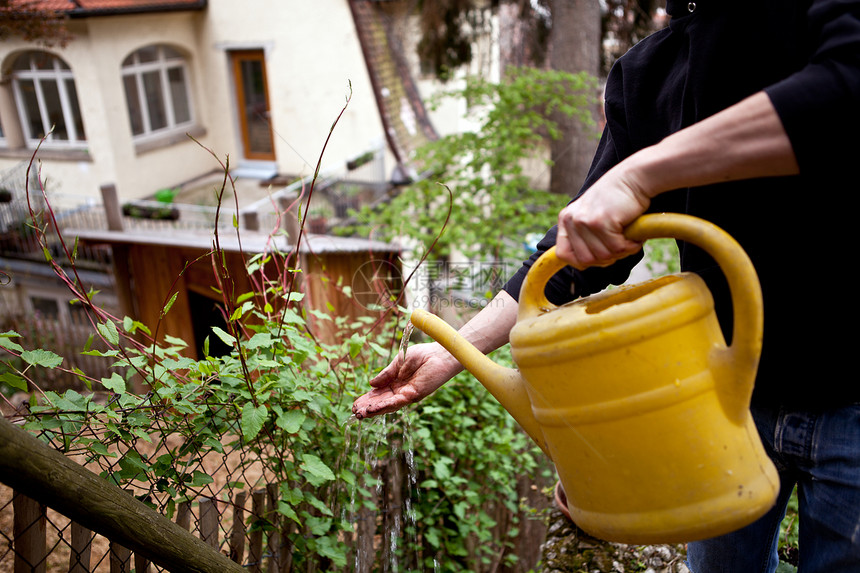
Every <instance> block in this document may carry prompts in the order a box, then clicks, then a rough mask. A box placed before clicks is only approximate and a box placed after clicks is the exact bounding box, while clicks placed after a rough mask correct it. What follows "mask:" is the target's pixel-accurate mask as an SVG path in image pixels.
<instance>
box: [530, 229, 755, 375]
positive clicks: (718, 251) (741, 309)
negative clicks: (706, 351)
mask: <svg viewBox="0 0 860 573" xmlns="http://www.w3.org/2000/svg"><path fill="white" fill-rule="evenodd" d="M624 235H625V236H626V237H627V238H628V239H632V240H634V241H640V242H643V241H645V240H647V239H658V238H675V239H680V240H682V241H686V242H688V243H692V244H694V245H696V246H698V247H701V248H702V249H704V250H705V251H707V252H708V254H710V255H711V256H712V257H713V258H714V260H715V261H716V262H717V264H718V265H719V266H720V268H721V269H722V271H723V274H724V275H725V276H726V279H727V280H728V283H729V289H730V291H731V295H732V306H733V308H734V327H733V331H732V344H731V347H730V348H729V350H730V352H729V353H728V357H729V358H730V359H731V361H732V362H733V363H734V364H735V365H746V366H749V367H752V368H751V369H752V371H753V372H755V367H757V365H758V358H759V355H760V354H761V340H762V328H763V312H762V294H761V286H760V284H759V281H758V276H757V274H756V272H755V267H753V264H752V261H750V259H749V257H748V256H747V254H746V252H745V251H744V250H743V249H742V248H741V246H740V245H739V244H738V243H737V241H735V240H734V239H733V238H732V237H731V236H729V234H728V233H726V232H725V231H723V230H722V229H720V228H719V227H717V226H716V225H714V224H713V223H709V222H708V221H705V220H703V219H700V218H698V217H693V216H690V215H682V214H678V213H654V214H649V215H642V216H641V217H639V218H638V219H636V220H635V221H633V222H632V223H631V224H630V225H629V226H627V228H626V229H625V230H624ZM566 265H567V263H565V262H564V261H562V260H561V259H559V258H558V257H557V256H556V254H555V247H552V248H551V249H549V250H548V251H546V252H545V253H544V254H543V255H542V256H541V257H540V258H539V259H538V260H537V261H535V263H534V264H533V265H532V268H531V269H530V270H529V273H528V275H527V276H526V280H525V281H524V282H523V286H522V291H521V292H520V303H519V311H518V320H522V319H524V318H531V317H535V316H539V315H541V314H543V313H545V312H547V311H549V310H552V309H554V308H556V306H555V305H554V304H552V303H551V302H549V301H548V300H547V298H546V294H544V289H545V288H546V283H547V281H549V280H550V278H552V276H553V275H554V274H555V273H557V272H558V271H560V270H561V269H563V268H564V267H565V266H566Z"/></svg>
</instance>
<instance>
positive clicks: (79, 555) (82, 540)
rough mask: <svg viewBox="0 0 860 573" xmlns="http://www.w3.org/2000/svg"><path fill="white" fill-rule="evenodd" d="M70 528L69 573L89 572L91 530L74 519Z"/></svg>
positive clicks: (91, 544) (91, 542)
mask: <svg viewBox="0 0 860 573" xmlns="http://www.w3.org/2000/svg"><path fill="white" fill-rule="evenodd" d="M71 529H72V543H71V552H70V553H69V573H90V555H91V554H92V547H93V532H92V531H90V530H89V529H87V528H86V527H84V526H83V525H81V524H79V523H75V522H74V521H73V522H72V525H71ZM138 571H140V570H138ZM140 573H142V572H140Z"/></svg>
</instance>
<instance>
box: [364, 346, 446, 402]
mask: <svg viewBox="0 0 860 573" xmlns="http://www.w3.org/2000/svg"><path fill="white" fill-rule="evenodd" d="M462 369H463V367H462V366H461V365H460V363H459V362H457V360H456V359H455V358H454V357H453V356H452V355H451V354H450V353H449V352H448V351H447V350H445V349H444V348H443V347H442V346H441V345H439V344H437V343H435V342H434V343H427V344H416V345H413V346H410V347H409V348H408V349H407V351H406V359H405V360H404V359H403V355H402V354H400V353H399V352H398V354H397V357H396V358H395V359H394V360H393V361H392V362H391V364H389V365H388V366H386V367H385V368H384V369H383V370H382V372H380V373H379V374H378V375H377V376H376V377H375V378H374V379H373V380H371V381H370V385H371V387H372V388H373V389H372V390H371V391H370V392H368V393H366V394H364V395H362V396H359V397H358V398H357V399H356V400H355V402H354V403H353V405H352V412H353V414H355V416H356V418H358V419H363V418H368V417H370V416H378V415H380V414H388V413H390V412H394V411H396V410H399V409H400V408H402V407H404V406H407V405H409V404H412V403H414V402H418V401H420V400H423V399H424V398H426V397H427V396H429V395H430V394H432V393H433V392H435V391H436V389H438V388H439V387H440V386H442V384H444V383H445V382H447V381H448V380H450V379H451V378H453V377H454V376H455V375H456V374H457V373H458V372H460V371H461V370H462Z"/></svg>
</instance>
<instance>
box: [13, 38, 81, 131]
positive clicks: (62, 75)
mask: <svg viewBox="0 0 860 573" xmlns="http://www.w3.org/2000/svg"><path fill="white" fill-rule="evenodd" d="M12 85H13V88H14V90H15V98H16V99H17V102H18V111H19V114H20V116H21V128H22V130H23V132H24V138H25V139H26V141H27V143H28V144H29V145H30V146H35V145H37V144H38V143H39V141H40V140H41V139H42V138H44V137H45V136H46V135H47V138H46V139H45V145H50V146H63V147H73V146H78V147H80V146H81V145H82V144H84V143H86V139H87V138H86V134H85V133H84V122H83V120H82V119H81V110H80V107H79V106H78V92H77V89H75V78H74V76H73V75H72V70H71V69H70V68H69V66H68V65H67V64H66V63H65V62H64V61H63V60H61V59H60V58H58V57H56V56H54V55H52V54H49V53H47V52H39V51H29V52H25V53H23V54H21V55H20V56H18V57H17V58H16V59H15V61H14V63H13V65H12Z"/></svg>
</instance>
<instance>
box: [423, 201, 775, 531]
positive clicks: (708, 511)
mask: <svg viewBox="0 0 860 573" xmlns="http://www.w3.org/2000/svg"><path fill="white" fill-rule="evenodd" d="M625 234H627V236H629V237H630V238H633V239H636V240H644V239H647V238H655V237H658V236H672V237H676V238H681V239H683V240H686V241H690V242H693V243H694V244H697V245H699V246H701V247H703V248H705V249H706V250H707V251H709V252H710V254H711V255H712V256H714V258H715V259H716V260H717V262H718V263H719V264H720V266H721V268H722V269H723V271H724V273H725V274H726V278H727V279H728V281H729V285H730V288H731V291H732V297H733V307H734V313H735V324H734V333H733V337H732V340H733V342H732V344H731V346H727V345H726V343H725V341H724V339H723V336H722V332H721V330H720V326H719V324H718V322H717V319H716V315H715V313H714V307H713V299H712V297H711V294H710V292H709V291H708V289H707V287H706V286H705V284H704V282H703V281H702V280H701V279H700V278H699V277H698V276H697V275H695V274H692V273H680V274H675V275H669V276H664V277H660V278H657V279H652V280H650V281H647V282H644V283H641V284H638V285H632V286H623V287H620V288H616V289H612V290H608V291H604V292H602V293H599V294H597V295H593V296H590V297H587V298H583V299H579V300H577V301H574V302H572V303H569V304H567V305H563V306H560V307H557V306H555V305H552V304H551V303H549V302H548V301H547V300H546V298H545V295H544V287H545V285H546V282H547V280H549V278H550V277H551V276H552V275H553V274H555V272H557V271H558V270H560V269H561V268H562V267H563V266H564V263H563V262H561V261H559V260H558V259H557V258H556V257H555V256H554V252H553V251H552V250H551V251H548V252H547V253H546V254H544V255H543V256H542V257H541V258H540V259H539V260H538V261H536V262H535V264H534V265H533V266H532V269H531V270H530V272H529V274H528V276H527V278H526V280H525V282H524V283H523V287H522V292H521V295H520V304H519V310H518V320H517V324H516V325H515V326H514V328H513V329H512V330H511V337H510V340H511V351H512V355H513V358H514V361H515V362H516V364H517V367H518V370H512V369H507V368H502V367H498V366H496V365H495V364H493V363H492V362H491V361H490V360H489V359H488V358H486V357H484V356H483V355H482V354H480V352H478V351H477V350H476V349H474V348H473V347H471V345H469V344H468V343H467V342H465V340H462V339H461V338H459V335H457V334H456V333H455V332H454V331H453V329H451V328H450V327H449V326H448V325H447V324H445V323H444V322H442V321H441V320H439V319H437V318H436V317H434V316H432V315H429V314H428V313H425V312H423V311H415V312H414V313H413V316H412V322H413V324H414V325H415V326H416V327H417V328H419V329H421V330H423V331H425V332H426V333H427V334H429V335H430V336H432V337H433V338H435V339H436V340H438V341H439V342H440V343H442V344H443V346H445V347H446V348H447V349H448V350H449V351H451V352H452V353H453V354H454V356H456V357H457V358H458V359H459V360H460V361H461V362H462V363H463V365H464V366H465V367H466V368H467V369H468V370H470V371H471V372H472V373H473V374H475V376H476V377H477V378H478V380H479V381H481V382H482V383H483V384H484V385H485V386H486V387H487V388H488V389H489V390H490V392H491V393H492V394H493V395H494V396H495V397H496V398H497V399H498V400H499V401H500V402H501V403H502V405H503V406H505V408H506V409H508V411H509V412H511V414H512V415H513V416H514V418H515V419H516V420H517V421H518V422H519V423H520V425H522V426H523V428H524V429H525V430H526V431H527V432H528V433H529V435H530V436H531V437H532V438H533V439H534V440H535V441H536V442H537V443H538V445H539V446H540V447H541V448H542V449H543V450H544V451H545V452H546V453H547V454H548V455H549V457H550V458H551V459H552V461H553V463H554V464H555V466H556V469H557V470H558V474H559V478H560V481H561V483H562V485H563V487H564V491H565V494H566V498H567V504H568V509H569V511H570V514H571V517H572V518H573V520H574V522H575V523H576V524H577V525H578V526H579V527H581V528H582V529H584V530H585V531H587V532H589V533H590V534H592V535H594V536H596V537H599V538H602V539H606V540H610V541H618V542H624V543H640V544H641V543H670V542H684V541H693V540H697V539H704V538H708V537H713V536H716V535H721V534H723V533H727V532H730V531H733V530H736V529H739V528H740V527H743V526H744V525H747V524H749V523H751V522H752V521H754V520H755V519H757V518H758V517H760V516H761V515H763V514H764V513H765V512H767V511H768V510H769V509H770V508H771V507H772V506H773V503H774V501H775V499H776V496H777V494H778V491H779V478H778V476H777V473H776V469H775V468H774V466H773V464H772V462H771V461H770V459H769V458H768V457H767V455H766V453H765V451H764V449H763V447H762V444H761V440H760V438H759V436H758V433H757V431H756V429H755V426H754V424H753V421H752V418H751V415H750V413H749V402H750V396H751V393H752V387H753V382H754V379H755V373H756V369H757V364H758V357H759V354H760V350H761V331H762V330H761V329H762V308H761V290H760V287H759V285H758V281H757V278H756V276H755V272H754V269H753V268H752V264H751V263H750V262H749V259H748V257H746V254H745V253H744V252H743V251H742V250H741V249H740V247H739V246H738V245H737V243H735V242H734V241H733V240H732V239H731V238H730V237H728V235H726V234H725V233H724V232H722V231H721V230H719V229H718V228H716V227H714V226H713V225H711V224H709V223H706V222H704V221H701V220H700V219H696V218H694V217H689V216H686V215H669V214H662V215H645V216H643V217H640V219H639V220H637V221H636V222H635V223H634V224H633V225H631V227H630V228H629V229H628V230H627V231H626V233H625Z"/></svg>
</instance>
